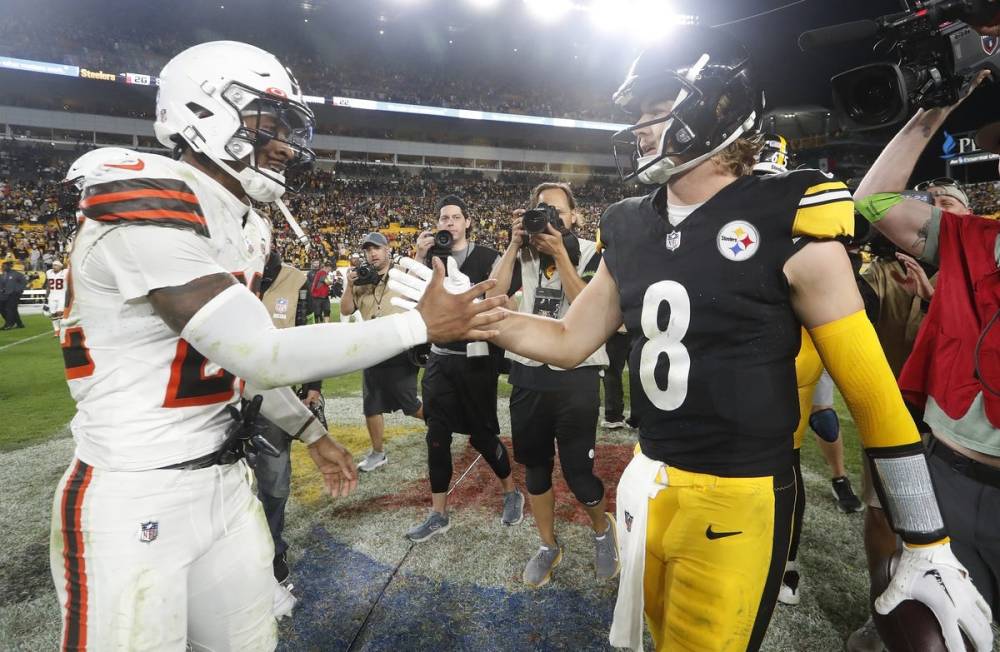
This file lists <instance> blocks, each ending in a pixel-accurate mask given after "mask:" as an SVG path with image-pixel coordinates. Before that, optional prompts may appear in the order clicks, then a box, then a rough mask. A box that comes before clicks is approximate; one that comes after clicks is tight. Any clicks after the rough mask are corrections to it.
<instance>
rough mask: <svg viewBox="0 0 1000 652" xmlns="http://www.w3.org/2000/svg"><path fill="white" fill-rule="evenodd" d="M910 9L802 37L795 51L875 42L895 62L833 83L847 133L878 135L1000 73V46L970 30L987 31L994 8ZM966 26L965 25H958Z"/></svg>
mask: <svg viewBox="0 0 1000 652" xmlns="http://www.w3.org/2000/svg"><path fill="white" fill-rule="evenodd" d="M909 6H911V9H909V10H908V11H904V12H901V13H897V14H890V15H888V16H882V17H880V18H876V19H874V20H860V21H855V22H852V23H843V24H840V25H831V26H829V27H823V28H820V29H815V30H810V31H808V32H805V33H803V34H802V35H801V36H800V37H799V47H800V48H801V49H802V50H811V49H813V48H816V47H820V46H825V45H833V44H835V43H844V42H851V41H857V40H861V39H867V38H870V37H872V36H875V37H877V38H878V39H879V41H878V43H877V44H876V46H875V51H876V52H877V53H878V52H881V53H884V54H886V55H888V54H895V58H896V61H895V62H882V63H874V64H870V65H866V66H861V67H859V68H854V69H852V70H848V71H847V72H843V73H840V74H839V75H836V76H835V77H833V79H831V80H830V81H831V84H832V85H833V104H834V107H835V108H836V110H837V113H838V114H839V115H840V116H841V117H842V118H843V119H844V121H845V122H846V123H847V125H848V126H849V127H851V128H853V129H856V130H864V129H877V128H879V127H884V126H885V125H889V124H893V123H896V122H899V121H901V120H903V119H904V118H906V117H907V116H908V115H909V114H910V113H912V112H913V110H914V109H917V108H922V109H930V108H934V107H943V106H950V105H952V104H954V103H955V102H957V101H958V100H959V99H960V98H961V97H962V96H963V95H964V94H965V93H966V92H968V89H969V86H970V84H971V82H972V80H973V79H974V78H975V77H976V75H977V74H978V73H979V72H980V71H981V70H984V69H988V70H990V71H991V72H992V73H993V75H994V77H996V76H997V75H998V73H1000V42H998V40H997V39H996V38H994V37H984V36H980V34H979V33H978V32H976V31H975V30H973V29H972V28H971V27H969V25H968V24H967V22H968V23H972V24H984V23H989V22H990V21H992V20H994V17H995V16H996V14H997V12H998V11H1000V3H997V2H996V1H995V0H923V1H921V0H914V1H912V2H911V3H910V5H909ZM962 21H967V22H962Z"/></svg>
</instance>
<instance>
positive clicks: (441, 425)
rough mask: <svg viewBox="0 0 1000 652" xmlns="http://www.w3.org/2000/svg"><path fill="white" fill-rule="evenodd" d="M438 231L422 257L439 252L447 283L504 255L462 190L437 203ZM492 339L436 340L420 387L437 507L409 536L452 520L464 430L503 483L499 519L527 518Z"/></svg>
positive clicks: (459, 282) (475, 275) (473, 278)
mask: <svg viewBox="0 0 1000 652" xmlns="http://www.w3.org/2000/svg"><path fill="white" fill-rule="evenodd" d="M437 211H438V219H437V228H438V230H437V232H436V233H432V232H430V231H424V232H423V233H421V234H420V235H419V236H418V238H417V245H416V259H417V260H418V261H421V262H424V263H426V264H427V265H428V266H430V265H431V264H432V262H433V259H434V258H440V259H442V262H445V263H446V264H447V270H448V278H447V279H445V287H446V288H457V287H458V286H461V287H463V288H465V287H468V285H467V284H468V283H469V282H471V283H472V284H473V285H474V284H476V283H478V282H480V281H484V280H486V279H488V278H489V277H490V274H491V273H492V271H493V270H494V269H495V268H496V266H497V265H498V264H499V262H500V254H499V252H497V251H496V250H494V249H490V248H489V247H486V246H483V245H480V244H476V243H474V242H471V241H470V240H469V233H470V232H471V229H472V218H471V216H470V215H469V209H468V207H467V206H466V205H465V202H464V201H463V200H462V199H461V198H460V197H457V196H455V195H447V196H445V197H442V198H441V199H440V200H439V201H438V203H437ZM497 362H498V361H497V360H496V359H495V356H494V355H492V354H491V351H490V349H489V348H488V347H487V345H486V344H484V343H480V342H473V343H469V342H451V343H448V344H442V345H438V344H434V345H432V346H431V352H430V355H429V356H428V359H427V366H426V368H425V370H424V377H423V382H422V383H421V394H422V395H423V399H424V418H425V420H426V421H427V467H428V472H429V476H430V485H431V503H432V507H431V511H430V514H428V516H427V518H426V519H425V520H424V522H423V523H421V524H420V525H417V526H416V527H414V528H412V529H411V530H410V531H408V532H407V533H406V537H407V538H408V539H409V540H410V541H426V540H427V539H429V538H431V537H432V536H434V535H436V534H442V533H444V532H447V531H448V529H449V528H450V527H451V524H450V521H449V519H448V486H449V485H450V484H451V477H452V463H451V438H452V434H453V433H456V432H459V433H464V434H468V435H469V443H470V444H471V445H472V446H473V448H475V449H476V450H477V451H479V453H480V454H481V455H482V457H483V459H484V460H486V463H487V464H489V465H490V468H491V469H493V473H495V474H496V476H497V478H499V480H500V484H501V485H502V486H503V496H504V498H503V514H502V516H501V518H500V522H501V523H502V524H504V525H516V524H517V523H520V522H521V520H522V519H523V518H524V495H523V494H522V493H521V492H520V491H518V490H517V489H515V488H514V477H513V475H512V473H511V467H510V457H509V455H508V454H507V447H506V446H504V444H503V442H501V441H500V438H499V434H500V424H499V422H498V421H497V376H498V375H499V365H498V363H497Z"/></svg>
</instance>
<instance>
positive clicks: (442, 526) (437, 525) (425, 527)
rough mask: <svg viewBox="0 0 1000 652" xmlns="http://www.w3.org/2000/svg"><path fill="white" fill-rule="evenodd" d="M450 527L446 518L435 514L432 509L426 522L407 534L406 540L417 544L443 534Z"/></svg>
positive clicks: (437, 513)
mask: <svg viewBox="0 0 1000 652" xmlns="http://www.w3.org/2000/svg"><path fill="white" fill-rule="evenodd" d="M450 527H451V523H450V522H449V521H448V516H447V515H445V514H442V513H440V512H435V511H434V510H433V509H432V510H431V513H430V515H428V517H427V520H425V521H424V522H423V523H421V524H420V525H418V526H416V527H415V528H413V529H411V530H410V531H409V532H407V533H406V538H407V539H409V540H410V541H414V542H417V543H419V542H421V541H427V539H430V538H431V537H432V536H434V535H436V534H444V533H445V532H447V531H448V528H450Z"/></svg>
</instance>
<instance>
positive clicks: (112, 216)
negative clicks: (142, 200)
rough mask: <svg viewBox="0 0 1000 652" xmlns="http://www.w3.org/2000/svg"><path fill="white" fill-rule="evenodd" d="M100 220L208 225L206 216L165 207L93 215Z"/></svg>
mask: <svg viewBox="0 0 1000 652" xmlns="http://www.w3.org/2000/svg"><path fill="white" fill-rule="evenodd" d="M91 219H95V220H97V221H98V222H112V221H115V220H160V219H163V220H183V221H185V222H191V223H192V224H197V225H199V226H207V225H208V223H207V222H205V218H204V217H202V216H201V215H198V214H196V213H188V212H185V211H168V210H163V209H150V210H145V211H122V212H116V213H106V214H104V215H99V216H97V217H93V218H91Z"/></svg>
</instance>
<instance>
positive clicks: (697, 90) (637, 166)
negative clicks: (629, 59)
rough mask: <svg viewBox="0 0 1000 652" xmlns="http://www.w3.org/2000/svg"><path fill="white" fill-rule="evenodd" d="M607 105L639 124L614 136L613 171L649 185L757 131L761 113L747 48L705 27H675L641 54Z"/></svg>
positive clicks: (759, 97) (696, 163)
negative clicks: (618, 109)
mask: <svg viewBox="0 0 1000 652" xmlns="http://www.w3.org/2000/svg"><path fill="white" fill-rule="evenodd" d="M612 99H613V101H614V103H615V105H617V106H618V107H619V108H620V109H622V110H623V111H625V112H626V113H628V114H630V115H632V116H634V117H635V118H642V121H640V122H637V123H636V124H634V125H632V126H631V127H627V128H625V129H623V130H621V131H619V132H617V133H616V134H615V135H614V136H613V137H612V147H613V154H614V157H615V163H616V165H617V166H618V172H619V174H620V175H621V177H622V179H623V180H624V181H633V180H637V181H639V182H640V183H645V184H650V185H659V184H663V183H666V182H667V181H668V180H669V179H670V178H671V177H672V176H674V175H677V174H679V173H681V172H684V171H685V170H688V169H690V168H692V167H694V166H696V165H698V164H699V163H701V162H702V161H705V160H707V159H709V158H711V157H712V156H714V155H715V154H717V153H718V152H720V151H722V150H723V149H725V148H726V147H728V146H729V145H730V144H732V143H733V142H735V141H736V140H737V139H738V138H740V137H744V136H746V135H748V134H751V133H753V132H755V131H756V130H757V128H758V126H759V124H760V121H761V118H762V116H763V111H764V94H763V92H762V91H761V90H760V87H759V84H758V82H757V79H756V74H755V73H754V70H753V67H752V66H751V62H750V55H749V53H748V51H747V49H746V48H745V47H744V46H743V45H742V44H740V43H739V42H738V41H737V40H736V39H734V38H733V37H732V36H730V35H728V34H726V33H725V32H722V31H720V30H718V29H713V28H706V27H677V28H676V29H674V30H672V31H671V32H670V33H669V34H668V35H667V36H666V37H665V38H664V39H663V41H661V42H660V43H657V44H655V45H653V46H651V47H650V48H648V49H647V50H645V51H644V52H642V53H641V54H640V55H639V57H638V58H637V59H636V60H635V62H634V63H633V64H632V67H631V69H630V70H629V72H628V74H627V75H626V77H625V81H624V82H623V83H622V85H621V87H619V89H618V91H617V92H616V93H615V94H614V96H613V98H612ZM650 116H652V117H650Z"/></svg>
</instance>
